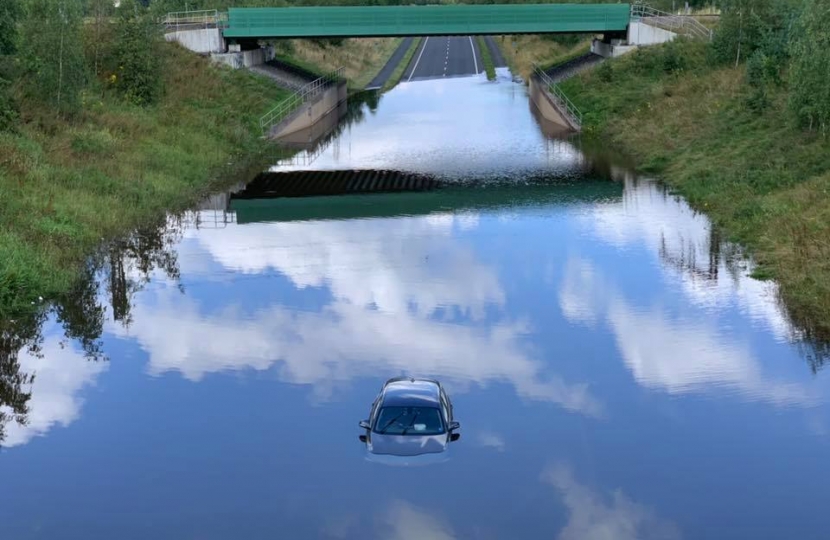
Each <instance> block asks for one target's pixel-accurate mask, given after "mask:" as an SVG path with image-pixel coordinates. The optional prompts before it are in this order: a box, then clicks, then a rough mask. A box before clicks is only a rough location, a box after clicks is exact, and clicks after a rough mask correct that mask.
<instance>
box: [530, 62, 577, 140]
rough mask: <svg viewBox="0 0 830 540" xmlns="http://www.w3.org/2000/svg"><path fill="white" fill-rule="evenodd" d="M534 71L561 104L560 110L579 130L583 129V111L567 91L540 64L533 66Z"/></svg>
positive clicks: (558, 103) (559, 104)
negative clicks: (569, 96)
mask: <svg viewBox="0 0 830 540" xmlns="http://www.w3.org/2000/svg"><path fill="white" fill-rule="evenodd" d="M533 71H534V73H535V74H536V76H537V77H539V80H540V81H541V82H542V84H543V85H544V87H545V88H547V89H548V93H549V94H550V95H551V97H553V99H554V100H555V101H556V103H557V105H558V106H559V109H560V112H561V113H562V114H564V115H565V116H566V117H567V119H568V121H570V122H571V124H573V126H574V127H575V128H576V129H577V130H581V129H582V112H581V111H580V110H579V109H578V108H577V106H576V105H574V104H573V102H572V101H571V100H570V98H568V96H567V94H565V91H564V90H562V88H560V87H559V85H558V84H556V83H555V82H554V81H553V79H551V78H550V75H548V74H547V73H545V71H544V70H543V69H542V68H540V67H539V66H537V65H535V64H534V66H533Z"/></svg>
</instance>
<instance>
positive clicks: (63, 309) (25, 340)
mask: <svg viewBox="0 0 830 540" xmlns="http://www.w3.org/2000/svg"><path fill="white" fill-rule="evenodd" d="M182 230H183V226H182V221H181V220H180V219H168V220H165V221H164V222H162V223H160V224H156V225H154V226H151V227H145V228H142V229H141V230H138V231H136V232H135V233H133V234H132V235H130V236H128V237H126V238H124V239H121V240H117V241H114V242H112V243H110V244H108V245H107V246H106V247H105V248H103V249H102V250H101V251H100V252H99V253H98V254H96V255H95V256H93V257H92V258H91V259H90V260H89V261H88V262H87V264H86V265H85V266H84V268H83V270H82V271H81V275H80V277H79V278H78V280H77V281H76V282H75V283H74V285H73V286H72V288H71V289H70V290H69V291H68V292H67V293H66V294H65V295H63V296H61V297H59V298H57V299H56V300H55V301H54V302H52V303H51V304H48V305H46V304H45V305H44V306H43V307H42V308H41V309H39V310H37V311H36V312H35V313H34V314H29V315H28V316H25V317H21V318H18V319H9V320H5V321H3V320H0V446H2V443H3V441H4V440H5V438H6V426H8V424H9V423H10V422H16V423H18V424H19V425H21V426H25V425H27V423H28V414H29V406H28V404H29V400H30V399H31V397H32V390H31V389H32V384H33V383H34V381H35V379H36V377H37V374H36V373H27V372H25V371H23V370H22V369H21V364H20V359H19V358H20V354H21V353H25V354H29V355H33V356H37V357H41V356H42V354H43V353H42V344H43V334H42V329H43V326H44V324H45V323H46V321H48V320H49V319H51V318H54V319H55V320H56V321H57V322H58V323H59V324H60V325H61V328H62V331H63V334H64V336H65V337H66V339H67V340H70V341H73V342H75V343H77V344H78V345H79V346H80V349H81V351H82V353H83V356H84V357H85V358H86V359H87V361H90V362H105V361H107V360H108V358H107V357H106V355H105V353H104V351H103V347H102V343H101V336H102V334H103V331H104V322H105V321H106V312H107V308H106V304H108V305H109V307H110V308H111V309H112V320H114V321H117V322H119V323H120V324H122V325H124V326H129V324H130V323H131V321H132V319H131V315H130V310H131V305H132V300H133V296H134V295H135V294H136V293H137V292H138V291H140V290H141V289H142V288H143V287H144V286H145V285H146V284H147V283H149V282H150V279H151V276H152V274H153V273H154V272H155V271H157V270H159V271H161V272H163V273H164V274H165V275H166V276H167V277H168V278H170V279H172V280H178V279H179V264H178V257H177V253H176V251H175V249H174V246H175V245H176V244H177V242H178V241H179V239H180V238H181V234H182ZM104 291H106V292H107V293H108V294H107V295H106V296H105V295H104V294H102V293H103V292H104Z"/></svg>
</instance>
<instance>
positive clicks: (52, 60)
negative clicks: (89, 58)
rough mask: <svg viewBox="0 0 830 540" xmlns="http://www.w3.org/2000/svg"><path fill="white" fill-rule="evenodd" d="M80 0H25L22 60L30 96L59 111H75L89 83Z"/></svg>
mask: <svg viewBox="0 0 830 540" xmlns="http://www.w3.org/2000/svg"><path fill="white" fill-rule="evenodd" d="M81 23H82V20H81V3H80V2H78V1H77V0H26V2H25V3H24V17H23V23H22V25H21V28H20V30H21V32H20V38H21V39H20V44H19V50H20V60H21V67H22V69H23V77H24V83H25V89H26V92H27V94H28V95H29V96H31V97H33V98H35V99H37V100H39V101H41V102H43V103H44V104H47V105H50V106H51V107H52V108H53V109H54V110H55V111H56V112H57V113H58V114H67V113H72V112H75V111H76V110H77V109H78V108H79V105H80V95H81V90H83V88H84V84H85V83H86V79H87V77H86V67H85V64H84V55H83V44H82V41H81Z"/></svg>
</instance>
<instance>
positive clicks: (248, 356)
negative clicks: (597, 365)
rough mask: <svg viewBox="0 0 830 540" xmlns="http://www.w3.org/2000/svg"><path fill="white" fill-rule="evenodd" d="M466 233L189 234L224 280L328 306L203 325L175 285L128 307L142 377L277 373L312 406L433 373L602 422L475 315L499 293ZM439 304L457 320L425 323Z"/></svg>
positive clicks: (279, 229) (236, 310)
mask: <svg viewBox="0 0 830 540" xmlns="http://www.w3.org/2000/svg"><path fill="white" fill-rule="evenodd" d="M475 223H476V222H475V220H473V219H470V216H463V219H462V220H461V221H460V223H456V220H455V219H454V218H453V217H451V216H435V215H432V216H427V217H420V218H405V219H396V220H390V221H384V222H380V221H377V220H374V221H371V220H367V221H361V220H354V221H330V222H326V221H323V222H293V223H281V224H256V225H246V226H237V227H229V228H228V229H226V230H223V231H208V232H200V233H199V234H198V235H197V236H196V240H197V244H196V245H197V246H199V249H201V250H203V254H202V256H203V255H209V256H210V257H211V258H212V259H213V260H214V261H216V262H219V263H220V264H221V265H222V266H223V267H224V268H226V269H227V270H230V271H233V272H241V273H246V274H258V273H261V272H265V271H267V270H269V269H276V270H278V271H279V272H280V273H281V274H283V275H284V276H286V277H288V278H289V279H290V280H291V283H292V284H293V285H294V286H295V287H296V288H297V289H303V288H306V287H312V286H315V287H320V286H325V287H326V288H327V289H328V290H329V292H330V293H331V295H332V296H333V300H332V301H331V302H330V303H328V304H327V305H326V306H324V307H323V308H322V309H321V310H319V311H315V312H309V311H297V310H294V309H290V308H287V307H285V306H282V305H271V306H269V307H266V308H263V309H260V310H258V311H256V312H254V313H245V312H244V310H243V309H242V307H241V305H242V303H241V302H240V304H238V305H230V306H226V307H225V308H223V309H222V310H221V311H220V312H219V313H212V314H210V315H206V314H203V313H200V310H199V308H198V306H197V305H196V303H195V302H194V301H193V300H192V299H190V298H188V297H182V296H181V295H179V294H178V293H177V291H176V290H175V289H174V288H166V287H156V288H155V289H154V290H153V292H152V293H151V292H149V291H148V292H147V293H145V295H144V296H143V297H142V299H141V300H140V301H139V302H138V305H137V306H136V307H135V308H134V314H135V317H134V320H135V321H134V323H133V324H132V325H131V327H130V328H129V330H128V334H129V335H131V336H134V337H135V338H136V339H137V340H138V342H139V343H140V344H141V346H142V347H143V348H144V349H145V350H146V351H147V352H148V354H149V357H150V358H149V370H150V372H151V373H152V374H160V373H164V372H167V371H179V372H181V373H182V374H183V375H184V376H185V377H186V378H188V379H191V380H200V379H201V378H202V377H204V376H205V375H206V374H208V373H213V372H220V371H225V370H239V369H248V368H252V369H258V370H264V369H269V368H271V367H272V366H277V370H278V373H279V376H280V378H281V379H282V380H284V381H286V382H291V383H295V384H309V385H313V386H314V390H315V392H316V394H317V396H318V397H319V398H324V397H326V396H327V395H328V394H329V393H330V392H331V391H332V387H333V385H336V384H338V383H342V382H345V381H348V380H351V379H354V378H357V377H361V376H369V377H371V376H375V377H376V376H378V374H388V375H396V374H399V373H412V374H419V375H438V376H441V378H443V379H446V380H450V381H452V380H455V381H457V382H459V383H464V384H466V383H470V382H472V383H477V384H479V385H482V386H484V385H486V384H488V383H495V382H508V383H510V384H512V385H513V386H514V387H515V389H516V392H517V393H518V394H519V395H520V396H522V397H524V398H528V399H534V400H540V401H550V402H553V403H557V404H560V405H561V406H563V407H564V408H566V409H568V410H572V411H576V412H581V413H583V414H586V415H590V416H597V415H599V414H601V412H602V406H601V404H600V402H599V401H598V400H597V399H596V398H595V397H593V396H592V395H591V394H590V392H589V391H588V388H587V386H586V385H581V384H571V383H567V382H565V381H564V380H563V379H562V378H560V377H559V376H557V375H555V374H552V373H550V372H549V371H548V370H547V369H546V367H547V366H545V364H544V363H542V362H540V361H538V360H536V359H534V358H533V355H532V351H530V350H529V348H528V346H527V345H526V344H524V343H523V340H524V337H525V336H526V335H527V334H528V333H529V332H530V331H531V328H530V326H529V325H528V323H527V322H525V321H522V320H503V321H499V322H492V323H487V324H484V322H483V321H484V317H485V310H486V309H487V307H488V306H495V307H498V306H500V305H501V304H502V303H503V302H504V291H503V290H502V288H501V285H500V284H499V280H498V277H497V275H496V273H495V269H493V268H490V267H488V266H486V265H483V264H482V263H481V262H480V261H478V259H477V257H476V254H475V252H474V251H473V250H472V249H471V247H470V246H465V245H464V244H463V243H462V242H460V241H459V239H458V238H457V237H456V236H455V235H453V234H452V231H453V228H454V227H455V226H459V227H460V228H463V229H465V230H468V229H469V228H470V227H474V226H475ZM193 257H194V254H192V253H191V254H189V255H188V256H187V257H185V258H184V260H185V261H186V260H188V259H191V258H193ZM195 258H196V259H198V258H199V257H198V256H196V257H195ZM149 295H154V296H155V298H150V297H149ZM440 308H452V309H454V310H457V311H458V312H460V313H461V314H463V317H462V319H466V320H467V321H468V322H467V323H464V322H453V321H447V320H442V319H441V318H440V317H436V316H435V315H436V313H437V310H438V309H440ZM113 331H114V332H117V333H120V334H122V335H123V334H125V332H127V331H125V330H123V329H118V328H115V329H113Z"/></svg>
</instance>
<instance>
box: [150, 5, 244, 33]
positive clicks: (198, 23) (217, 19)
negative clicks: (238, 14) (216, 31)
mask: <svg viewBox="0 0 830 540" xmlns="http://www.w3.org/2000/svg"><path fill="white" fill-rule="evenodd" d="M161 24H162V25H163V26H164V28H165V30H167V31H169V32H174V31H175V32H178V31H179V30H200V29H203V28H205V29H206V28H225V27H226V26H227V24H228V14H227V13H223V12H221V11H219V10H217V9H203V10H199V11H172V12H170V13H168V14H167V15H165V17H164V18H163V19H162V20H161Z"/></svg>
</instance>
